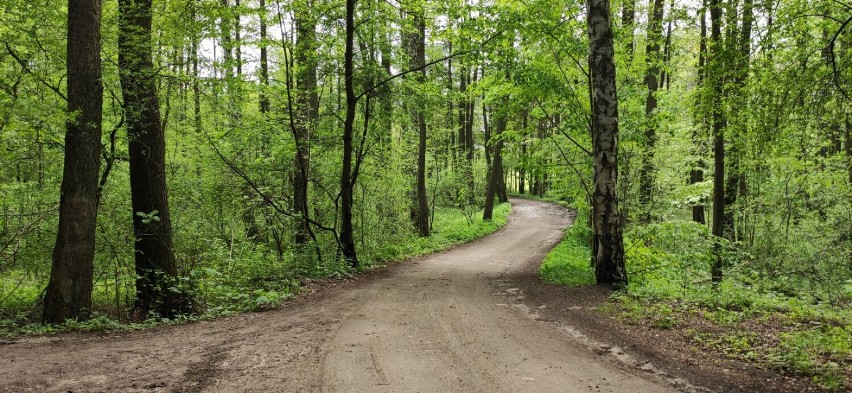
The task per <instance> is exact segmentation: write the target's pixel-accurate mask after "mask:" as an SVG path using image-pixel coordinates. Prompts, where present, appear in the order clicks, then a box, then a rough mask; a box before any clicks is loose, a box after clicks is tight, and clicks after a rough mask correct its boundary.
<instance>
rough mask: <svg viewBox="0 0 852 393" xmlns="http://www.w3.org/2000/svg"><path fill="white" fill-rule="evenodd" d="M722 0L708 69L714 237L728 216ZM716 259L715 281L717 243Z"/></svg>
mask: <svg viewBox="0 0 852 393" xmlns="http://www.w3.org/2000/svg"><path fill="white" fill-rule="evenodd" d="M720 2H721V0H710V52H709V58H710V59H709V61H710V64H711V67H710V70H708V79H709V82H710V86H709V88H710V94H712V98H711V104H710V108H711V109H710V110H711V121H712V123H713V225H712V230H711V232H712V233H713V236H716V237H717V242H718V241H719V240H718V239H721V237H722V230H723V222H724V216H725V138H724V134H723V132H724V129H725V125H726V124H727V119H726V117H725V113H724V109H723V108H722V95H723V94H724V92H723V88H724V78H723V77H722V72H723V67H722V59H723V49H722V5H721V4H720ZM716 248H717V250H716V254H717V255H716V260H715V261H714V263H713V266H712V267H711V275H712V278H713V282H720V281H722V256H721V245H717V247H716Z"/></svg>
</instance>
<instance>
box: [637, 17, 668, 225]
mask: <svg viewBox="0 0 852 393" xmlns="http://www.w3.org/2000/svg"><path fill="white" fill-rule="evenodd" d="M650 6H651V9H650V10H648V21H649V22H648V38H647V39H648V43H647V45H646V47H645V63H646V70H645V83H646V84H647V86H648V95H647V97H646V98H645V122H646V124H645V151H644V152H643V154H642V168H641V170H640V171H639V202H640V203H641V204H642V208H641V211H642V218H641V220H642V222H644V223H649V222H650V221H651V210H652V208H653V202H654V200H653V196H654V162H653V161H654V148H655V145H656V143H657V120H656V119H655V116H654V111H655V110H656V109H657V96H656V94H657V90H658V89H659V81H658V80H657V77H659V74H660V60H661V59H660V40H661V38H662V32H663V0H654V1H653V3H651V4H650Z"/></svg>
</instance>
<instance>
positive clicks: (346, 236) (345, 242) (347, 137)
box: [340, 0, 358, 268]
mask: <svg viewBox="0 0 852 393" xmlns="http://www.w3.org/2000/svg"><path fill="white" fill-rule="evenodd" d="M355 3H356V0H346V25H345V31H346V32H345V40H346V44H345V49H344V54H343V80H344V81H343V83H344V89H345V90H346V93H345V94H346V117H345V119H344V121H343V165H342V168H341V171H340V220H341V226H340V252H341V253H342V254H343V258H344V259H345V260H346V262H347V264H348V265H349V266H350V267H351V268H357V267H358V254H357V252H356V251H355V236H354V231H355V229H354V228H353V225H352V203H353V195H352V189H353V188H354V187H355V184H354V182H353V179H352V150H353V146H352V134H353V129H354V128H355V111H356V110H357V109H358V96H356V95H355V80H354V78H355V65H354V56H355V54H354V52H355Z"/></svg>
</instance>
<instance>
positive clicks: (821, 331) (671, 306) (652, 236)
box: [539, 212, 852, 391]
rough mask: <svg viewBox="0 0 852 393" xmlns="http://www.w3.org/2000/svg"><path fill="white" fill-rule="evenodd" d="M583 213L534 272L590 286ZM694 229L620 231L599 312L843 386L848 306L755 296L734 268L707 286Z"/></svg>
mask: <svg viewBox="0 0 852 393" xmlns="http://www.w3.org/2000/svg"><path fill="white" fill-rule="evenodd" d="M586 217H587V215H586V214H583V212H580V213H579V214H578V216H577V221H576V223H575V224H574V225H573V226H572V227H570V228H568V229H567V230H566V231H565V238H564V239H563V240H562V242H561V243H559V245H557V246H556V248H554V249H553V250H552V251H551V252H550V253H549V254H548V255H547V256H546V257H545V259H544V261H543V262H542V265H541V268H540V270H539V275H540V277H541V278H542V280H544V281H545V282H548V283H551V284H558V285H565V286H583V285H592V284H594V282H595V277H594V270H593V268H592V267H591V266H590V261H589V255H590V249H589V246H588V239H589V238H590V233H589V230H588V225H587V223H586ZM704 232H706V229H705V228H702V227H699V226H696V225H693V224H692V223H688V222H666V223H663V224H654V225H649V226H644V227H635V228H631V230H630V231H627V232H626V236H625V246H626V251H627V252H626V255H625V259H626V261H625V263H626V265H627V270H628V275H629V278H630V285H629V287H628V290H627V292H626V293H625V292H617V293H615V294H614V295H613V297H612V298H611V301H610V302H608V303H606V304H604V305H602V306H601V307H600V311H601V312H604V313H606V314H614V315H618V316H619V319H620V320H621V321H622V322H623V323H627V324H632V325H643V326H647V327H650V328H653V329H661V330H665V329H679V330H680V331H682V332H684V334H685V336H686V337H688V338H689V339H690V340H691V341H692V343H693V345H695V347H700V348H704V349H705V350H708V351H711V352H715V353H718V354H719V355H721V356H726V357H730V358H735V359H740V360H743V361H746V362H750V363H753V364H756V365H758V366H759V367H766V368H771V369H775V370H778V371H780V372H783V373H787V374H796V375H801V376H806V377H808V378H810V379H811V380H812V381H813V382H814V383H815V384H817V385H819V386H821V387H822V388H825V389H829V390H834V391H844V390H846V389H848V388H849V387H850V386H852V385H851V384H852V310H850V309H848V308H847V309H843V308H838V307H833V306H831V305H827V304H823V303H814V302H812V301H808V300H807V299H800V298H796V297H791V296H786V295H783V294H779V293H775V292H769V291H765V290H762V289H760V287H759V286H756V285H750V284H749V282H750V281H749V279H750V277H749V276H744V277H741V276H742V274H740V275H738V274H736V272H735V271H734V272H731V273H729V274H728V275H727V276H726V278H725V280H724V281H723V282H722V283H721V284H720V285H718V286H716V287H713V286H712V285H711V284H710V280H709V270H710V269H709V264H710V261H711V259H710V258H712V254H711V253H710V249H711V245H712V242H711V239H710V238H709V237H708V236H706V234H705V233H704ZM734 257H736V256H734Z"/></svg>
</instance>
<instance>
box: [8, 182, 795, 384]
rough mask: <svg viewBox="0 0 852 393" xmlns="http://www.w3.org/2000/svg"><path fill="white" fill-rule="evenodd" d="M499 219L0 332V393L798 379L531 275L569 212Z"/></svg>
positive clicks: (553, 209) (528, 208)
mask: <svg viewBox="0 0 852 393" xmlns="http://www.w3.org/2000/svg"><path fill="white" fill-rule="evenodd" d="M512 202H513V214H512V216H511V217H510V220H509V223H508V224H507V225H506V227H505V228H503V229H502V230H500V231H499V232H497V233H495V234H494V235H491V236H489V237H486V238H484V239H482V240H479V241H476V242H473V243H470V244H467V245H463V246H459V247H456V248H454V249H452V250H448V251H444V252H440V253H436V254H431V255H428V256H425V257H421V258H417V259H412V260H410V261H407V262H405V263H400V264H396V265H393V266H391V267H389V268H385V269H382V270H379V271H374V272H371V273H368V274H365V275H362V276H360V277H357V278H355V279H352V280H348V281H322V282H315V283H313V284H311V285H310V286H309V288H308V289H307V290H306V291H304V292H303V293H302V294H301V295H300V296H298V297H297V298H296V299H294V300H293V301H290V302H288V303H286V304H285V305H283V306H281V307H280V308H278V309H276V310H272V311H267V312H259V313H246V314H241V315H237V316H233V317H228V318H222V319H218V320H213V321H203V322H198V323H192V324H187V325H181V326H163V327H160V328H155V329H151V330H145V331H136V332H117V333H63V334H58V335H53V336H41V337H22V338H17V339H13V340H10V341H0V392H46V391H50V392H99V391H121V392H167V391H168V392H199V391H212V392H271V391H275V392H281V391H286V392H317V391H324V392H335V391H342V392H359V391H360V392H415V391H422V392H437V391H471V392H501V391H505V392H510V391H528V392H547V391H554V392H556V391H558V392H667V391H672V392H674V391H696V392H704V391H717V392H728V391H754V392H757V391H760V392H801V391H805V390H808V389H810V388H811V387H810V385H809V384H808V383H807V382H806V381H804V380H799V379H790V378H785V377H781V376H779V375H777V374H774V373H772V372H769V371H764V370H759V369H756V368H754V367H752V366H749V365H748V364H746V363H743V362H738V361H732V360H725V359H723V358H720V357H718V356H715V355H713V354H711V353H704V352H701V351H696V350H694V349H690V348H689V345H690V344H688V342H687V341H686V340H685V339H683V338H681V337H680V336H679V335H677V334H674V333H672V332H669V331H659V330H653V329H647V328H643V327H642V326H628V325H624V324H622V323H620V322H619V321H618V320H617V319H615V318H614V316H612V315H609V314H606V313H603V312H601V311H600V310H601V307H600V306H601V305H603V304H605V303H606V302H607V299H608V295H609V293H608V291H606V290H605V289H602V288H598V287H581V288H564V287H558V286H552V285H546V284H543V283H541V281H540V280H539V279H538V274H537V273H538V265H539V263H540V262H541V260H542V258H543V257H544V255H545V254H546V253H547V252H548V251H549V250H550V249H551V248H552V247H553V246H555V245H556V244H557V243H558V242H559V240H560V239H561V237H562V234H563V229H564V228H565V227H566V226H567V225H569V224H570V223H571V221H572V216H571V212H570V211H568V210H567V209H564V208H561V207H558V206H556V205H552V204H548V203H543V202H535V201H528V200H520V199H517V200H513V201H512Z"/></svg>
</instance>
